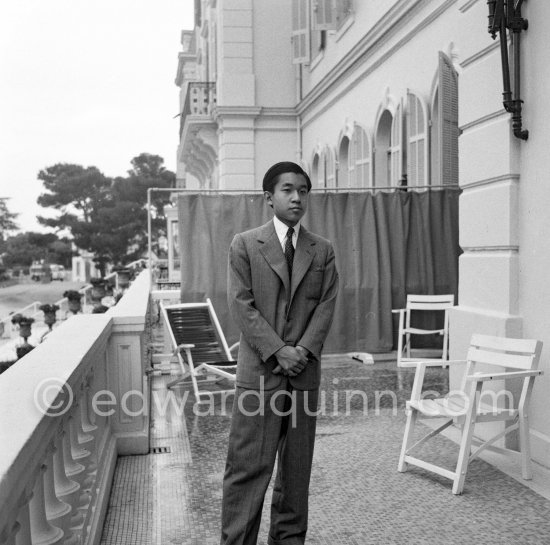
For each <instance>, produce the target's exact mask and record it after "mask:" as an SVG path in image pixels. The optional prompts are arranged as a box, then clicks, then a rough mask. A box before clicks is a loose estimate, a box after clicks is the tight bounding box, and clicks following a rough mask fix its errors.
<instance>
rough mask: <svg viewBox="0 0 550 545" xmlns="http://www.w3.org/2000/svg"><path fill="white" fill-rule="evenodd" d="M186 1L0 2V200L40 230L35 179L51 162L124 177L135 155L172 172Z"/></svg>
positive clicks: (188, 21) (188, 13)
mask: <svg viewBox="0 0 550 545" xmlns="http://www.w3.org/2000/svg"><path fill="white" fill-rule="evenodd" d="M193 4H194V2H193V0H3V1H2V3H1V5H0V168H1V170H0V198H6V197H7V198H8V200H7V201H6V202H7V206H8V209H9V211H10V212H15V213H17V214H19V216H18V217H17V219H16V221H17V223H18V224H19V227H20V229H21V230H22V231H31V230H32V231H44V228H42V227H41V226H40V225H39V224H38V222H37V221H36V216H37V215H47V213H45V210H44V209H43V208H42V207H40V206H38V204H37V203H36V199H37V197H38V196H39V195H40V193H42V192H43V186H42V182H41V181H40V180H38V178H37V175H38V172H39V171H40V170H42V169H44V168H46V167H49V166H52V165H54V164H56V163H74V164H78V165H82V166H84V167H86V166H95V167H97V168H99V170H101V171H102V172H103V173H104V174H105V175H106V176H113V177H114V176H124V175H126V173H127V171H128V170H129V169H130V168H131V164H130V161H131V159H132V158H133V157H136V156H137V155H139V154H140V153H143V152H146V153H153V154H156V155H160V156H161V157H163V158H164V160H165V166H166V168H168V169H169V170H172V171H175V170H176V149H177V145H178V131H179V118H175V119H174V116H175V115H176V114H177V113H178V112H179V89H178V87H177V86H176V85H175V83H174V80H175V77H176V71H177V66H178V52H179V51H181V44H180V34H181V31H182V30H183V29H192V28H193Z"/></svg>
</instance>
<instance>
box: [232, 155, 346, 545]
mask: <svg viewBox="0 0 550 545" xmlns="http://www.w3.org/2000/svg"><path fill="white" fill-rule="evenodd" d="M263 190H264V197H265V201H266V202H267V204H268V205H269V206H270V207H271V208H273V211H274V215H275V217H274V218H273V220H272V221H269V222H268V223H266V224H265V225H263V226H261V227H258V228H256V229H252V230H250V231H246V232H244V233H240V234H238V235H236V236H235V238H234V239H233V242H232V244H231V248H230V251H229V279H228V301H229V309H230V311H231V315H232V317H233V319H234V320H235V322H236V323H237V325H238V326H239V327H240V329H241V341H240V347H239V356H238V363H237V389H236V393H235V403H234V406H233V417H232V422H231V431H230V435H229V448H228V455H227V465H226V471H225V476H224V484H223V505H222V537H221V544H222V545H255V544H256V542H257V538H258V529H259V526H260V521H261V514H262V506H263V501H264V495H265V492H266V490H267V487H268V484H269V481H270V478H271V475H272V472H273V467H274V463H275V458H276V454H277V453H278V455H279V458H278V466H277V476H276V480H275V484H274V488H273V498H272V504H271V526H270V530H269V538H268V543H269V545H298V544H303V543H304V541H305V536H306V531H307V518H308V489H309V480H310V474H311V462H312V457H313V446H314V441H315V424H316V411H317V401H318V390H319V383H320V374H321V368H320V360H321V350H322V347H323V343H324V341H325V339H326V336H327V334H328V331H329V328H330V324H331V322H332V316H333V312H334V304H335V301H336V294H337V292H338V273H337V271H336V267H335V263H334V251H333V249H332V245H331V243H330V242H329V241H328V240H326V239H324V238H322V237H320V236H318V235H315V234H313V233H310V232H309V231H307V230H306V229H305V228H304V227H303V226H301V225H300V220H301V219H302V217H303V215H304V214H305V212H306V210H307V203H308V196H309V191H310V190H311V181H310V179H309V177H308V175H307V174H306V173H305V172H304V170H303V169H302V168H301V167H300V166H299V165H297V164H295V163H291V162H283V163H277V164H275V165H273V166H272V167H271V168H270V169H269V170H268V171H267V172H266V174H265V176H264V179H263Z"/></svg>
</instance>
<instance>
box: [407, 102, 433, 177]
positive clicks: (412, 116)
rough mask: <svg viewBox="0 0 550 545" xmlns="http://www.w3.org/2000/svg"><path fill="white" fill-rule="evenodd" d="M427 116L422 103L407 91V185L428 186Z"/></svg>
mask: <svg viewBox="0 0 550 545" xmlns="http://www.w3.org/2000/svg"><path fill="white" fill-rule="evenodd" d="M428 183H429V182H428V114H427V110H426V105H425V104H424V101H423V100H422V99H421V98H420V97H419V96H418V95H416V94H414V93H411V92H410V91H407V185H409V186H423V185H428Z"/></svg>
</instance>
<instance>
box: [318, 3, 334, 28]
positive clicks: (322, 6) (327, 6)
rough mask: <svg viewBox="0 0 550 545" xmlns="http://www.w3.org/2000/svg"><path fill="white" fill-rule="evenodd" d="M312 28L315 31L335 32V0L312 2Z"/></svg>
mask: <svg viewBox="0 0 550 545" xmlns="http://www.w3.org/2000/svg"><path fill="white" fill-rule="evenodd" d="M313 28H314V29H315V30H335V29H336V10H335V0H313Z"/></svg>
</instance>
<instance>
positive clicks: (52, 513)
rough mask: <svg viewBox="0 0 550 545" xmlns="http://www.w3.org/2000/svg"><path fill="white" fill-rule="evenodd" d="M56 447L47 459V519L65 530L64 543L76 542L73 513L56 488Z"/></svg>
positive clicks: (50, 450) (45, 486) (45, 479)
mask: <svg viewBox="0 0 550 545" xmlns="http://www.w3.org/2000/svg"><path fill="white" fill-rule="evenodd" d="M54 455H55V447H52V448H50V449H49V452H48V453H47V457H46V466H47V469H46V474H45V475H44V500H45V503H46V517H47V519H48V522H49V523H50V524H53V525H54V526H57V527H58V528H61V530H63V534H64V535H65V540H64V543H65V544H66V543H72V542H74V539H73V538H74V536H73V535H72V533H71V531H70V529H69V528H70V525H71V512H72V507H71V505H70V504H68V503H67V502H65V501H64V500H63V499H61V498H59V497H58V495H57V490H56V487H55V474H54Z"/></svg>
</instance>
